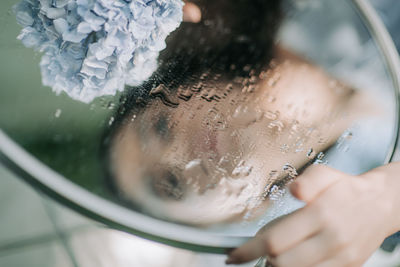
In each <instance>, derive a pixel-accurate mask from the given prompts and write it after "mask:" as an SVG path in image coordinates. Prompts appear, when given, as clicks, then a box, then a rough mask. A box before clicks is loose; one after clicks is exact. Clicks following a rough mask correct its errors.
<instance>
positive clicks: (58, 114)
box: [54, 109, 62, 118]
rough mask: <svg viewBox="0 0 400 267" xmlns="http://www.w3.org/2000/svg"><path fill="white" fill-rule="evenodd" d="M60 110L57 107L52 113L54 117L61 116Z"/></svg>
mask: <svg viewBox="0 0 400 267" xmlns="http://www.w3.org/2000/svg"><path fill="white" fill-rule="evenodd" d="M61 113H62V110H61V109H57V110H56V112H55V113H54V117H56V118H59V117H60V116H61Z"/></svg>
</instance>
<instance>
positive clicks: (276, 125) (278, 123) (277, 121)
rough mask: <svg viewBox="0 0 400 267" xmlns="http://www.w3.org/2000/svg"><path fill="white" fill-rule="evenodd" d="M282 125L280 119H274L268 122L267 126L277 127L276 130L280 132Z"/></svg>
mask: <svg viewBox="0 0 400 267" xmlns="http://www.w3.org/2000/svg"><path fill="white" fill-rule="evenodd" d="M283 127H284V125H283V122H281V121H280V120H274V121H271V122H270V123H269V124H268V128H270V129H277V130H278V132H281V131H282V130H283Z"/></svg>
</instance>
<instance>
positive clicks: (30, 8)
mask: <svg viewBox="0 0 400 267" xmlns="http://www.w3.org/2000/svg"><path fill="white" fill-rule="evenodd" d="M182 7H183V2H182V1H181V0H22V1H21V2H19V3H18V4H17V5H15V6H14V12H15V14H16V18H17V21H18V23H19V24H20V25H22V26H23V29H22V31H21V33H20V34H19V36H18V39H20V40H21V41H22V43H23V44H24V45H25V46H27V47H32V48H34V49H35V50H37V51H40V52H42V53H43V56H42V59H41V61H40V69H41V73H42V82H43V84H44V85H46V86H50V87H52V88H53V90H54V91H55V92H56V93H57V94H59V93H61V92H66V93H67V94H68V95H69V96H70V97H72V98H74V99H77V100H80V101H83V102H90V101H92V100H93V99H94V98H95V97H97V96H102V95H113V94H115V93H116V92H117V91H122V90H123V89H124V86H125V85H126V84H127V85H131V86H136V85H139V84H140V83H142V82H143V81H144V80H146V79H147V78H149V77H150V75H151V74H152V73H153V72H154V71H155V69H156V68H157V57H158V55H159V52H160V51H161V50H163V49H164V48H165V39H166V37H167V36H168V34H170V33H171V32H172V31H173V30H175V29H176V28H177V27H178V26H179V24H180V23H181V21H182Z"/></svg>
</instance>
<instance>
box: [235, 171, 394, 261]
mask: <svg viewBox="0 0 400 267" xmlns="http://www.w3.org/2000/svg"><path fill="white" fill-rule="evenodd" d="M397 167H399V166H397ZM392 174H393V173H392ZM387 178H388V176H387V175H386V173H385V172H382V171H379V170H378V171H371V172H369V173H366V174H364V175H360V176H352V175H347V174H344V173H341V172H339V171H336V170H333V169H331V168H329V167H326V166H323V165H313V166H311V167H309V168H308V169H307V170H306V171H305V172H304V174H302V175H301V176H299V178H298V179H297V180H296V181H295V182H293V183H292V185H291V187H290V190H291V192H292V194H293V195H294V196H295V197H296V198H298V199H300V200H302V201H304V202H306V206H305V207H304V208H302V209H300V210H297V211H295V212H294V213H292V214H289V215H287V216H285V217H283V218H281V219H278V220H276V221H274V222H273V223H270V224H268V225H267V226H265V227H264V228H263V229H262V230H260V231H259V233H258V234H257V235H256V236H255V237H254V238H253V239H251V240H250V241H249V242H247V243H246V244H244V245H243V246H241V247H240V248H238V249H235V250H233V251H232V252H231V253H230V255H229V258H228V259H227V263H228V264H239V263H244V262H247V261H251V260H254V259H256V258H259V257H261V256H265V255H267V256H268V259H269V261H270V263H272V264H273V265H274V266H298V267H301V266H319V267H328V266H335V267H336V266H360V265H362V263H364V262H365V261H366V260H367V259H368V257H369V256H370V255H371V254H372V253H373V252H374V251H375V250H376V249H377V248H378V247H379V245H380V244H381V243H382V241H383V240H384V238H385V237H387V236H389V235H390V234H392V233H394V232H396V230H397V226H396V225H398V223H399V220H398V218H397V217H398V215H396V216H395V215H394V214H395V213H394V202H395V200H394V199H393V198H392V197H393V194H392V193H391V192H393V193H394V191H393V190H392V188H393V185H392V184H391V183H390V182H389V181H388V180H389V179H387ZM395 178H397V177H395ZM392 180H393V179H392ZM397 180H398V179H397ZM397 183H398V182H397ZM395 194H396V193H395Z"/></svg>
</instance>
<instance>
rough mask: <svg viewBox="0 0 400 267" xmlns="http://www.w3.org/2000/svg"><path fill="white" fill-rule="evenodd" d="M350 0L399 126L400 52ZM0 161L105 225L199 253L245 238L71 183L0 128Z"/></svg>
mask: <svg viewBox="0 0 400 267" xmlns="http://www.w3.org/2000/svg"><path fill="white" fill-rule="evenodd" d="M351 1H352V2H353V3H354V5H355V7H356V9H358V11H359V15H360V16H361V18H362V19H363V21H364V23H365V25H366V27H367V28H368V30H369V32H370V34H371V35H372V37H373V38H375V40H376V42H377V45H378V48H379V49H380V50H381V52H382V55H383V57H384V60H385V61H386V62H385V63H386V64H387V67H388V69H389V71H390V76H391V78H392V81H393V83H394V87H395V88H396V90H395V91H396V92H395V94H396V110H397V111H398V112H397V114H396V122H395V124H396V125H395V127H396V128H395V129H398V126H399V111H400V108H399V97H398V95H399V92H398V90H399V88H400V61H399V55H398V53H397V50H396V48H395V46H394V44H393V41H392V39H391V37H390V35H389V33H388V32H387V30H386V28H385V26H384V25H383V23H382V21H381V20H380V18H379V17H378V15H377V14H376V12H375V10H374V9H373V8H372V6H371V5H370V4H369V3H368V2H367V1H366V0H351ZM397 142H398V131H397V132H396V134H395V138H394V139H393V140H392V142H391V147H390V152H389V153H388V155H387V158H386V159H385V162H386V163H388V162H390V161H391V160H392V159H393V155H394V151H395V148H396V145H397ZM0 162H2V163H3V164H4V165H5V166H7V167H8V168H9V169H11V170H12V171H13V172H15V173H16V174H17V175H18V176H19V177H20V178H22V179H24V180H25V181H26V182H28V183H29V184H31V185H32V186H33V187H35V188H38V189H40V190H41V191H43V192H44V193H45V194H47V195H48V196H50V197H51V198H53V199H55V200H56V201H58V202H60V203H61V204H63V205H66V206H68V207H69V208H71V209H73V210H75V211H77V212H79V213H81V214H83V215H85V216H87V217H89V218H91V219H94V220H96V221H99V222H101V223H103V224H105V225H107V226H109V227H112V228H115V229H118V230H121V231H124V232H128V233H132V234H134V235H137V236H140V237H143V238H146V239H149V240H153V241H156V242H161V243H164V244H167V245H171V246H174V247H179V248H185V249H189V250H193V251H197V252H208V253H218V254H223V253H226V250H227V249H228V248H232V247H236V246H238V245H240V244H242V243H243V242H245V241H246V240H247V239H248V238H249V237H243V236H226V235H221V234H216V233H208V232H205V231H202V230H199V229H195V228H193V227H189V226H183V225H178V224H174V223H169V222H165V221H162V220H158V219H155V218H151V217H149V216H146V215H143V214H141V213H138V212H135V211H132V210H129V209H127V208H124V207H121V206H119V205H117V204H115V203H113V202H111V201H108V200H105V199H102V198H100V197H98V196H97V195H95V194H93V193H91V192H89V191H87V190H85V189H83V188H81V187H79V186H78V185H76V184H74V183H72V182H70V181H69V180H67V179H66V178H65V177H63V176H61V175H60V174H58V173H57V172H55V171H53V170H52V169H50V168H49V167H47V166H46V165H44V164H43V163H41V162H40V161H39V160H37V159H35V158H34V157H33V156H32V155H30V154H29V153H28V152H27V151H25V150H24V149H23V148H21V147H20V146H19V145H18V144H16V143H15V142H14V141H13V140H12V139H11V138H10V137H8V136H7V135H6V134H5V132H4V131H3V130H1V129H0Z"/></svg>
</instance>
